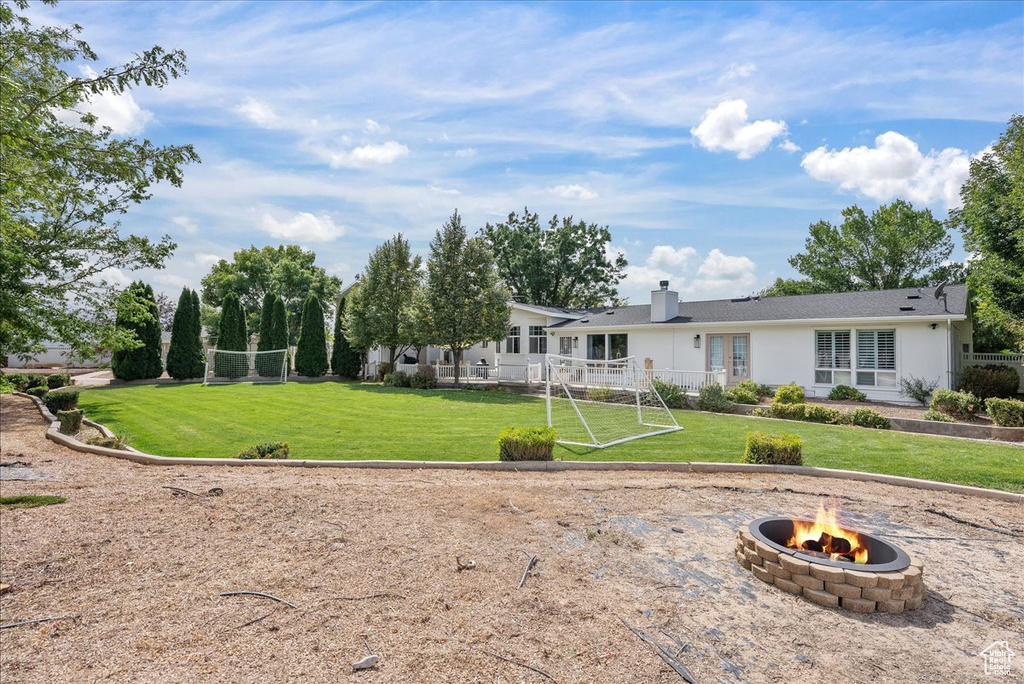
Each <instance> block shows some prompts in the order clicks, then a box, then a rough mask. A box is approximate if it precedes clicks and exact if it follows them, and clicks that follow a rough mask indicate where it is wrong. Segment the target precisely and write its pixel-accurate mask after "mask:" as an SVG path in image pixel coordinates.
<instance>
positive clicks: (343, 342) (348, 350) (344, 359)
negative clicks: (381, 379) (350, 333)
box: [331, 297, 437, 386]
mask: <svg viewBox="0 0 1024 684" xmlns="http://www.w3.org/2000/svg"><path fill="white" fill-rule="evenodd" d="M345 332H346V331H345V299H344V297H343V298H342V299H341V301H340V302H338V310H337V311H336V312H335V315H334V347H333V348H332V349H331V372H332V373H334V374H335V375H340V376H341V377H343V378H354V377H356V376H357V375H359V368H360V366H361V363H360V358H359V352H357V351H356V350H355V349H353V348H352V345H351V344H350V343H349V341H348V337H346V336H345ZM432 377H433V376H432ZM434 385H435V386H436V385H437V378H436V377H434Z"/></svg>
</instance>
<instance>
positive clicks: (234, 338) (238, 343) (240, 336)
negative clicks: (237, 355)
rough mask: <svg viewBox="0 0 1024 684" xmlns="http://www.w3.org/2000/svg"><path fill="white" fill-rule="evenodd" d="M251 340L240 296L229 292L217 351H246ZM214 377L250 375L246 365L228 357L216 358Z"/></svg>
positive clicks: (219, 356)
mask: <svg viewBox="0 0 1024 684" xmlns="http://www.w3.org/2000/svg"><path fill="white" fill-rule="evenodd" d="M248 347H249V338H248V335H247V334H246V331H245V311H243V310H242V304H241V303H240V302H239V301H238V295H236V294H235V293H234V292H229V293H228V294H227V295H225V297H224V300H223V301H222V302H221V308H220V330H219V333H218V335H217V349H219V350H222V351H246V350H247V349H248ZM214 359H215V360H214V375H216V376H217V377H220V378H240V377H242V376H244V375H246V374H247V373H248V368H245V367H244V366H245V365H246V364H243V363H237V359H230V358H228V356H227V355H216V356H214Z"/></svg>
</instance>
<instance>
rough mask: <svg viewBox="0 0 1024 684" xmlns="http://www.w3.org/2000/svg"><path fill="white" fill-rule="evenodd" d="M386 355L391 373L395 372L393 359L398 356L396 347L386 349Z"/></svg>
mask: <svg viewBox="0 0 1024 684" xmlns="http://www.w3.org/2000/svg"><path fill="white" fill-rule="evenodd" d="M388 355H389V357H390V359H391V372H392V373H394V372H395V357H396V356H398V347H388Z"/></svg>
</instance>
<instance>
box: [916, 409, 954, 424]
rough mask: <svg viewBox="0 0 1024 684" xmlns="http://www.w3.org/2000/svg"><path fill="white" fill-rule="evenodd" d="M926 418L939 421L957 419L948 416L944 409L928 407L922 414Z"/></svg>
mask: <svg viewBox="0 0 1024 684" xmlns="http://www.w3.org/2000/svg"><path fill="white" fill-rule="evenodd" d="M922 418H924V419H925V420H934V421H936V422H938V423H955V422H956V421H955V420H953V419H952V418H950V417H949V416H947V415H946V414H945V413H943V412H942V411H936V410H934V409H928V410H927V411H925V412H924V415H923V416H922Z"/></svg>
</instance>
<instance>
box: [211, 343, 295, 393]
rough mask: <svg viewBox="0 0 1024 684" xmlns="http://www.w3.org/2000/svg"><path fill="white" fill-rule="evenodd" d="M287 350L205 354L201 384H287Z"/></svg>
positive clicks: (224, 351) (213, 350)
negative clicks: (204, 371) (204, 370)
mask: <svg viewBox="0 0 1024 684" xmlns="http://www.w3.org/2000/svg"><path fill="white" fill-rule="evenodd" d="M287 381H288V350H287V349H275V350H273V351H227V350H222V349H210V350H209V351H208V352H206V373H205V375H204V376H203V384H204V385H211V384H217V383H225V382H287Z"/></svg>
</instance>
